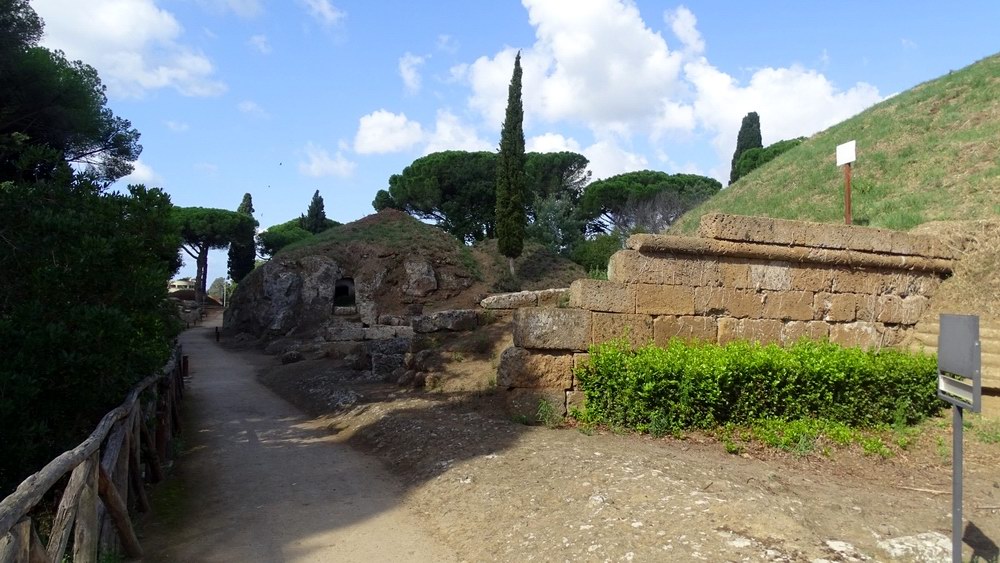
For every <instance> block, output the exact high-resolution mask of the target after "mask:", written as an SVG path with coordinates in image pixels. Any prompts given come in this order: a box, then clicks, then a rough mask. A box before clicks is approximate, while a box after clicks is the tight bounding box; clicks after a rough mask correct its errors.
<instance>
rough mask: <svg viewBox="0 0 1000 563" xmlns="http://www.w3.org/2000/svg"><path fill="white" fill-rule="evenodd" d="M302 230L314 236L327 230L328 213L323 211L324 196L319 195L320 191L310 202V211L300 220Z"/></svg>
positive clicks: (317, 191)
mask: <svg viewBox="0 0 1000 563" xmlns="http://www.w3.org/2000/svg"><path fill="white" fill-rule="evenodd" d="M300 222H301V224H302V228H303V229H305V230H307V231H309V232H310V233H312V234H316V233H319V232H322V231H325V230H326V227H327V224H326V211H324V210H323V196H321V195H319V190H316V193H314V194H313V197H312V201H310V202H309V209H308V210H306V214H305V216H304V217H302V218H301V219H300Z"/></svg>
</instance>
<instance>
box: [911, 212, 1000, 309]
mask: <svg viewBox="0 0 1000 563" xmlns="http://www.w3.org/2000/svg"><path fill="white" fill-rule="evenodd" d="M911 232H912V233H914V234H921V235H928V236H933V237H935V238H938V239H939V240H942V241H944V242H945V244H947V245H948V246H949V247H950V248H951V249H952V250H954V251H955V253H956V255H957V256H958V257H959V260H958V262H957V263H956V265H955V272H954V275H953V276H952V277H951V278H950V279H947V280H945V281H944V283H943V284H942V285H941V288H940V289H939V290H938V292H937V294H936V295H935V296H934V298H933V299H932V300H931V308H932V309H933V311H932V312H933V313H939V312H946V311H947V312H954V313H969V314H977V315H987V316H990V317H993V318H1000V275H998V272H1000V219H993V220H983V221H934V222H931V223H924V224H923V225H920V226H918V227H916V228H915V229H913V230H912V231H911Z"/></svg>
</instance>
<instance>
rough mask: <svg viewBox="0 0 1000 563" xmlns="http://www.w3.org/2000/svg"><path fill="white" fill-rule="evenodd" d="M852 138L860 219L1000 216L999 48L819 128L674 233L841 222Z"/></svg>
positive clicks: (895, 224)
mask: <svg viewBox="0 0 1000 563" xmlns="http://www.w3.org/2000/svg"><path fill="white" fill-rule="evenodd" d="M765 119H766V117H765ZM852 139H856V140H857V142H858V160H857V162H856V163H855V164H854V166H853V178H854V179H853V182H852V186H853V190H852V191H853V194H852V195H853V198H852V199H853V202H852V203H853V205H852V207H853V215H854V222H855V224H859V225H870V226H875V227H886V228H890V229H899V230H907V229H910V228H912V227H914V226H916V225H919V224H922V223H925V222H928V221H948V220H969V219H989V218H992V217H996V216H998V215H1000V145H998V139H1000V54H998V55H993V56H991V57H987V58H985V59H983V60H981V61H979V62H977V63H975V64H972V65H970V66H968V67H966V68H964V69H962V70H959V71H955V72H950V73H948V74H947V75H946V76H942V77H940V78H938V79H936V80H931V81H929V82H925V83H923V84H920V85H919V86H916V87H915V88H912V89H910V90H907V91H906V92H903V93H901V94H898V95H896V96H893V97H892V98H889V99H888V100H885V101H883V102H881V103H879V104H877V105H875V106H873V107H871V108H869V109H868V110H866V111H864V112H862V113H860V114H858V115H856V116H854V117H852V118H850V119H848V120H846V121H844V122H842V123H840V124H838V125H835V126H833V127H831V128H829V129H827V130H826V131H822V132H820V133H817V134H816V135H814V136H813V137H811V138H810V139H808V140H807V141H806V142H804V143H802V144H801V145H800V146H798V147H796V148H794V149H792V150H790V151H788V152H787V153H785V154H783V155H781V156H779V157H778V158H776V159H775V160H773V161H771V162H770V163H768V164H766V165H764V166H762V167H760V168H758V169H756V170H754V171H753V172H751V173H750V174H748V175H747V176H745V177H743V178H741V179H740V180H739V181H737V182H736V183H734V184H733V185H732V186H730V187H729V188H727V189H724V190H723V191H722V192H720V193H719V194H718V195H717V196H715V197H713V198H712V199H710V200H708V201H707V202H705V203H704V204H702V205H701V206H699V207H697V208H695V209H693V210H692V211H690V212H688V213H687V214H686V215H685V216H684V217H683V218H681V220H679V221H678V222H677V223H676V224H675V225H674V227H673V229H672V231H673V232H678V233H690V232H692V231H694V230H695V229H696V228H697V226H698V220H699V218H700V217H701V216H702V215H703V214H705V213H709V212H722V213H735V214H741V215H761V216H767V217H774V218H779V219H800V220H807V221H820V222H831V223H836V222H841V221H843V216H844V211H843V197H844V196H843V190H844V186H843V172H842V170H841V169H840V168H838V167H837V166H836V165H835V153H836V146H837V145H838V144H841V143H844V142H847V141H850V140H852Z"/></svg>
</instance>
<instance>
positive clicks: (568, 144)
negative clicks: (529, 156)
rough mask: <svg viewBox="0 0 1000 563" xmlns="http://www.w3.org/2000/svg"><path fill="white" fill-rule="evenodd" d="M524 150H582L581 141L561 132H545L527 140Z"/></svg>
mask: <svg viewBox="0 0 1000 563" xmlns="http://www.w3.org/2000/svg"><path fill="white" fill-rule="evenodd" d="M524 150H526V151H528V152H563V151H570V152H580V143H578V142H577V141H576V139H574V138H572V137H564V136H562V135H560V134H559V133H544V134H542V135H536V136H534V137H530V138H528V139H527V140H525V142H524Z"/></svg>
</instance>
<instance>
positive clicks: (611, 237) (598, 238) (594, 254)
mask: <svg viewBox="0 0 1000 563" xmlns="http://www.w3.org/2000/svg"><path fill="white" fill-rule="evenodd" d="M624 242H625V237H624V236H623V235H622V234H621V233H618V232H611V233H607V234H603V235H595V236H593V237H591V238H590V239H588V240H585V241H582V242H581V243H579V244H578V245H577V246H576V247H574V248H573V254H572V255H571V256H570V258H572V260H573V261H574V262H576V263H577V264H579V265H581V266H583V268H584V269H585V270H587V271H588V272H593V271H601V270H604V271H605V272H606V271H607V269H608V260H609V259H610V258H611V255H612V254H614V253H615V252H618V251H619V250H621V249H622V246H623V244H624Z"/></svg>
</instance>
